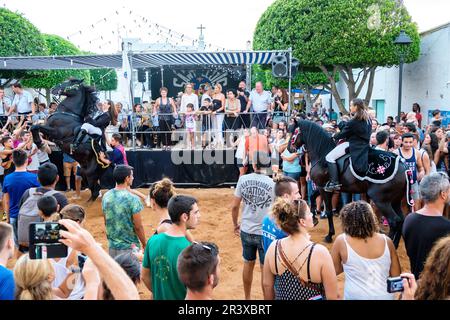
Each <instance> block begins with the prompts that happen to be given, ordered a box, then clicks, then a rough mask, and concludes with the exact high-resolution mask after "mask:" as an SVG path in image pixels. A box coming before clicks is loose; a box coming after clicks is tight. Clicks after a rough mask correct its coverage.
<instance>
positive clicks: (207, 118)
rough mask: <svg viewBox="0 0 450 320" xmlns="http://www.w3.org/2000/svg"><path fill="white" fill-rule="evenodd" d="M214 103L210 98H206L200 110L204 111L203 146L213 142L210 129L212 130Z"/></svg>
mask: <svg viewBox="0 0 450 320" xmlns="http://www.w3.org/2000/svg"><path fill="white" fill-rule="evenodd" d="M212 108H213V106H212V103H211V99H210V98H205V99H203V101H202V106H201V107H200V111H203V112H204V113H203V114H202V133H203V134H202V147H203V148H206V146H207V144H209V143H210V142H211V137H210V130H211V112H212Z"/></svg>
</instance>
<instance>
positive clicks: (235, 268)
mask: <svg viewBox="0 0 450 320" xmlns="http://www.w3.org/2000/svg"><path fill="white" fill-rule="evenodd" d="M139 190H140V191H141V192H143V193H144V194H147V193H148V190H147V189H139ZM102 192H103V193H105V192H106V190H103V191H102ZM233 192H234V189H231V188H221V189H178V193H179V194H188V195H192V196H194V197H196V198H197V199H198V201H199V208H200V214H201V217H200V224H199V226H198V227H197V229H195V230H192V234H193V235H194V237H195V240H197V241H209V242H214V243H216V244H217V245H218V246H219V251H220V257H221V269H220V272H221V273H220V282H219V285H218V286H217V288H216V289H215V291H214V299H224V300H238V299H244V288H243V284H242V268H243V261H242V247H241V241H240V238H239V237H237V236H236V235H235V234H234V232H233V225H232V220H231V209H230V207H231V202H232V199H233ZM71 196H73V193H72V192H70V193H67V197H68V198H70V197H71ZM89 196H90V192H89V191H88V190H85V191H83V192H82V199H81V200H79V201H72V202H73V203H77V204H80V205H83V206H85V208H86V210H87V219H86V224H85V227H86V228H87V229H88V230H89V231H90V232H91V233H92V234H93V235H94V237H95V239H97V240H98V241H99V242H100V243H102V245H103V247H104V248H107V240H106V232H105V225H104V220H103V216H102V211H101V199H97V201H96V202H95V203H93V204H90V205H87V199H88V198H89ZM334 219H335V228H336V233H337V234H339V233H341V232H342V231H341V230H342V229H341V223H340V221H339V218H334ZM158 222H159V221H158V217H157V216H156V215H155V213H154V212H153V210H152V209H151V208H147V207H146V208H145V209H144V210H143V223H144V229H145V235H146V237H150V236H151V235H152V234H153V233H154V231H155V228H156V227H157V225H158ZM327 230H328V224H327V221H326V220H321V221H320V223H319V224H318V225H317V226H316V227H315V228H314V229H313V230H311V232H310V234H311V237H312V240H313V241H315V242H319V243H322V244H324V245H325V246H327V247H328V249H331V246H332V244H326V243H324V242H323V238H324V237H325V235H326V234H327V232H328V231H327ZM397 252H398V255H399V258H400V264H401V266H402V271H409V259H408V256H407V255H406V251H405V246H404V243H403V240H402V241H401V243H400V247H399V248H398V251H397ZM14 262H15V261H11V260H10V261H9V263H8V267H9V268H12V267H13V266H14ZM260 277H261V270H260V268H259V265H258V264H257V265H256V266H255V272H254V275H253V284H252V295H251V296H252V299H263V295H262V289H261V281H260ZM338 288H339V292H340V295H341V296H342V295H343V288H344V275H343V274H341V275H340V276H338ZM139 292H140V295H141V298H142V299H149V298H150V297H151V294H150V292H149V291H148V290H147V288H146V287H145V286H144V285H143V284H140V285H139Z"/></svg>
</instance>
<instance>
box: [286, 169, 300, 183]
mask: <svg viewBox="0 0 450 320" xmlns="http://www.w3.org/2000/svg"><path fill="white" fill-rule="evenodd" d="M283 175H285V176H286V177H291V178H292V179H294V180H295V181H298V180H299V179H300V172H286V171H283Z"/></svg>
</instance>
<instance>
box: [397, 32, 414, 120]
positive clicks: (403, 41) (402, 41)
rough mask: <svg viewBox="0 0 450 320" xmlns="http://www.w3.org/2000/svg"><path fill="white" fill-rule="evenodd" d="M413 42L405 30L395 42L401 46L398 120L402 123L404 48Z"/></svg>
mask: <svg viewBox="0 0 450 320" xmlns="http://www.w3.org/2000/svg"><path fill="white" fill-rule="evenodd" d="M411 43H412V40H411V38H410V37H409V36H408V35H407V34H406V32H405V30H402V31H400V34H399V35H398V37H397V38H396V39H395V41H394V44H396V45H397V46H398V47H399V56H400V66H399V77H398V82H399V83H398V109H397V117H398V122H397V123H400V121H401V119H400V113H401V109H402V82H403V64H404V62H405V53H404V50H403V48H405V47H407V46H409V45H410V44H411Z"/></svg>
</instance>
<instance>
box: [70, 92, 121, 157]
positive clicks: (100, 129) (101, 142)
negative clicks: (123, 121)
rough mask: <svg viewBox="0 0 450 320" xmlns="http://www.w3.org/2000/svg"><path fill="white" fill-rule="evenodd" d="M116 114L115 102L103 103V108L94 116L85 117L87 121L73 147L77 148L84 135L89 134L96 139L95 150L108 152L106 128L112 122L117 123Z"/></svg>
mask: <svg viewBox="0 0 450 320" xmlns="http://www.w3.org/2000/svg"><path fill="white" fill-rule="evenodd" d="M114 115H115V113H114V103H113V102H112V101H110V100H108V101H107V102H104V103H103V104H102V106H101V110H100V111H99V112H98V113H97V114H95V115H94V117H91V116H87V117H86V119H85V121H86V122H85V123H84V124H83V125H82V126H81V130H80V133H79V134H78V137H77V138H76V140H75V141H74V143H73V149H74V150H75V149H76V148H77V147H78V146H79V145H80V143H81V142H82V141H83V139H84V137H85V136H86V135H87V134H89V135H90V136H92V137H93V139H94V148H95V149H96V150H95V151H96V152H100V151H103V152H106V142H105V136H104V135H105V130H106V128H107V127H108V126H109V125H110V124H113V125H114V124H115V121H114V120H115V117H114ZM116 121H117V119H116Z"/></svg>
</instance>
